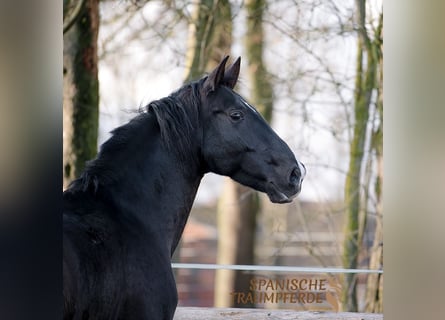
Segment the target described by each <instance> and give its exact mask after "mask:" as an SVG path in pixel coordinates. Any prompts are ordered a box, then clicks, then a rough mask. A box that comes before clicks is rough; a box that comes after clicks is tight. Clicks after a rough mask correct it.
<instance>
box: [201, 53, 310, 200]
mask: <svg viewBox="0 0 445 320" xmlns="http://www.w3.org/2000/svg"><path fill="white" fill-rule="evenodd" d="M227 60H228V57H226V58H225V59H223V60H222V61H221V63H220V64H219V65H218V66H217V67H216V68H215V69H214V70H213V71H212V72H211V73H210V74H209V75H208V76H207V77H206V78H204V79H203V81H202V86H201V98H202V108H201V110H200V118H201V126H202V128H201V129H202V141H201V153H202V158H203V159H204V161H205V164H206V167H207V168H208V171H211V172H215V173H217V174H221V175H226V176H229V177H231V178H232V179H234V180H235V181H237V182H239V183H241V184H243V185H247V186H249V187H251V188H254V189H256V190H258V191H261V192H265V193H266V194H267V195H268V196H269V199H270V200H271V201H272V202H275V203H286V202H291V201H292V199H293V198H294V197H295V196H296V195H297V194H298V193H299V192H300V190H301V185H302V182H303V179H304V176H305V174H306V169H305V167H304V165H303V164H302V163H301V162H299V161H298V160H297V159H296V158H295V155H294V154H293V152H292V151H291V150H290V148H289V146H288V145H287V144H286V143H285V142H284V141H283V140H282V139H281V138H280V137H279V136H278V135H277V134H276V133H275V132H274V131H273V130H272V128H271V127H270V126H269V124H268V123H267V122H266V121H265V120H264V118H263V117H262V116H261V114H260V113H259V112H258V111H257V110H256V109H255V108H254V107H253V106H251V105H250V104H249V103H248V102H247V101H246V100H245V99H243V98H242V97H241V96H240V95H239V94H237V93H236V92H235V91H233V88H234V87H235V85H236V83H237V80H238V75H239V71H240V62H241V59H240V58H238V59H237V60H236V61H235V62H234V63H233V65H232V66H230V67H229V68H228V69H227V70H225V65H226V62H227Z"/></svg>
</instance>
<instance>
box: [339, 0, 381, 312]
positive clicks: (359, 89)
mask: <svg viewBox="0 0 445 320" xmlns="http://www.w3.org/2000/svg"><path fill="white" fill-rule="evenodd" d="M356 6H357V7H356V12H357V20H358V21H357V25H358V34H359V37H358V50H357V52H358V53H357V71H356V81H355V94H354V117H355V118H354V120H355V121H354V128H353V136H352V141H351V143H350V153H349V169H348V174H347V176H346V182H345V207H346V212H345V231H344V235H345V239H344V247H343V249H344V251H343V266H344V267H345V268H348V269H356V268H357V266H358V255H359V245H360V239H361V235H360V234H359V229H360V227H359V220H360V212H361V209H362V208H365V207H366V205H367V204H366V203H362V202H361V197H360V195H361V190H360V189H361V187H362V177H361V172H362V166H363V159H364V157H365V150H364V149H365V141H366V139H367V126H368V120H369V108H370V107H371V105H372V103H373V102H372V99H371V96H372V93H373V91H374V90H375V89H376V74H377V68H378V60H377V59H376V52H375V50H374V49H373V44H372V43H371V41H370V39H369V36H368V34H367V31H366V28H365V17H366V10H365V9H366V3H365V0H356ZM363 211H364V212H366V210H363ZM342 304H343V310H344V311H350V312H356V311H357V309H358V304H357V275H356V274H346V275H345V277H344V285H343V295H342Z"/></svg>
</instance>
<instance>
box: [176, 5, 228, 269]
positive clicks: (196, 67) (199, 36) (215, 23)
mask: <svg viewBox="0 0 445 320" xmlns="http://www.w3.org/2000/svg"><path fill="white" fill-rule="evenodd" d="M194 9H195V11H194V13H193V19H192V22H191V23H190V25H189V35H188V48H187V57H186V71H185V78H184V82H185V83H186V82H189V81H192V80H196V79H199V78H200V77H201V76H202V75H203V74H204V72H205V71H206V70H211V69H213V68H214V67H216V65H218V63H219V62H220V61H221V58H223V57H224V56H225V55H226V54H228V53H230V48H231V45H232V17H231V10H230V3H229V2H228V0H219V1H214V0H201V1H200V2H198V3H196V4H195V8H194ZM215 35H216V36H215ZM181 244H182V240H180V242H179V244H178V246H177V248H176V250H175V252H174V255H173V257H172V260H173V261H179V257H180V251H181Z"/></svg>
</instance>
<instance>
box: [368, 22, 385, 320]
mask: <svg viewBox="0 0 445 320" xmlns="http://www.w3.org/2000/svg"><path fill="white" fill-rule="evenodd" d="M382 28H383V14H381V15H380V20H379V26H378V28H377V34H376V39H375V41H374V43H373V46H374V47H375V51H376V52H377V57H378V59H379V81H378V91H377V113H378V114H379V116H380V117H379V119H380V123H379V127H378V128H377V130H376V131H375V132H374V134H373V137H372V147H373V149H374V150H375V158H376V162H377V179H376V182H375V186H374V190H375V194H376V197H377V204H376V229H375V233H374V243H373V246H372V250H371V257H370V262H369V268H370V269H382V268H383V210H382V187H383V92H382V91H383V57H382V48H381V45H382V43H381V32H382ZM365 312H370V313H383V274H370V275H369V276H368V281H367V290H366V308H365Z"/></svg>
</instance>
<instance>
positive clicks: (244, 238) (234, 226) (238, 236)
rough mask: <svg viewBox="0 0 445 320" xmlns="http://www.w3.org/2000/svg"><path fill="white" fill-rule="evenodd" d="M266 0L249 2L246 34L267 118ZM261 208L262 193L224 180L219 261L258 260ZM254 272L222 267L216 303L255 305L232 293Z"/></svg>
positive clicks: (255, 88)
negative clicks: (258, 222)
mask: <svg viewBox="0 0 445 320" xmlns="http://www.w3.org/2000/svg"><path fill="white" fill-rule="evenodd" d="M264 5H265V1H264V0H260V1H258V0H253V1H247V2H246V9H247V30H246V38H245V46H246V54H247V64H248V74H249V81H250V84H251V93H250V101H251V102H252V103H253V104H254V105H255V106H256V107H257V108H258V110H259V111H260V112H261V113H262V114H263V116H264V117H265V118H266V120H268V121H270V120H271V115H272V86H271V84H270V82H269V75H268V73H267V71H266V68H265V67H264V63H263V41H264V37H263V28H262V20H263V11H264ZM259 209H260V201H259V196H258V193H257V192H255V191H253V190H252V189H251V188H247V187H245V186H242V185H240V184H238V183H236V182H235V181H233V180H231V179H226V180H225V181H224V189H223V194H222V196H221V198H220V200H219V203H218V231H219V232H218V234H219V239H218V263H219V264H254V260H255V259H254V251H255V233H256V232H255V231H256V219H257V214H258V212H259ZM249 281H250V275H249V274H246V273H245V272H241V271H233V270H218V271H217V273H216V281H215V282H216V284H215V306H216V307H245V308H248V307H253V306H254V305H253V304H239V303H238V302H237V301H234V299H233V297H232V295H231V293H233V292H248V291H249Z"/></svg>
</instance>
